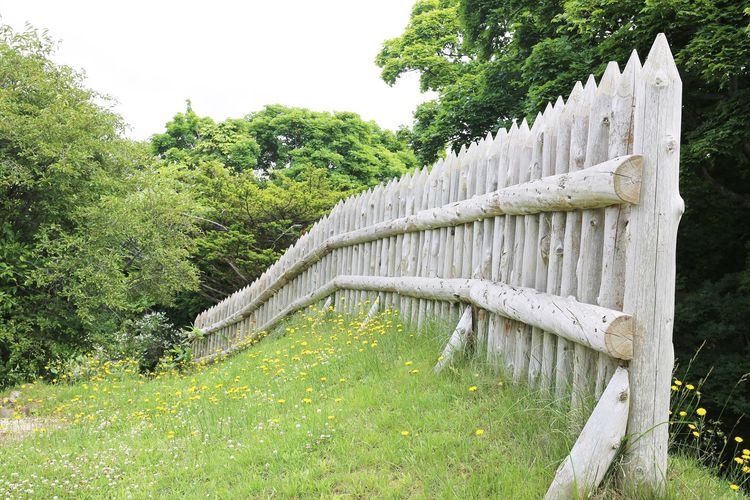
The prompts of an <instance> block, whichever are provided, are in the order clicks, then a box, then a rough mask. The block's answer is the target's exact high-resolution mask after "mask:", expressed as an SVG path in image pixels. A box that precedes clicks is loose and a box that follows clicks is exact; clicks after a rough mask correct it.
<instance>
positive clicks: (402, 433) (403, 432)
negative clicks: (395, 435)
mask: <svg viewBox="0 0 750 500" xmlns="http://www.w3.org/2000/svg"><path fill="white" fill-rule="evenodd" d="M401 435H402V436H404V437H406V436H408V435H409V431H401Z"/></svg>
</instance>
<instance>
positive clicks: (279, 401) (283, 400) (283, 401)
mask: <svg viewBox="0 0 750 500" xmlns="http://www.w3.org/2000/svg"><path fill="white" fill-rule="evenodd" d="M277 402H278V403H279V404H280V405H283V404H284V403H286V399H279V400H278V401H277Z"/></svg>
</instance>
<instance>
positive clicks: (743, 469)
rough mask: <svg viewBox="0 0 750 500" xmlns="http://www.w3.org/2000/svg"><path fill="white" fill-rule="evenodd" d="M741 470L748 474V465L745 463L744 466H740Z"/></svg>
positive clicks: (749, 469)
mask: <svg viewBox="0 0 750 500" xmlns="http://www.w3.org/2000/svg"><path fill="white" fill-rule="evenodd" d="M742 472H744V473H745V474H750V467H749V466H747V465H746V466H744V467H743V468H742Z"/></svg>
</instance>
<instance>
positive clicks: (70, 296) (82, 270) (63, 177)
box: [0, 26, 196, 386]
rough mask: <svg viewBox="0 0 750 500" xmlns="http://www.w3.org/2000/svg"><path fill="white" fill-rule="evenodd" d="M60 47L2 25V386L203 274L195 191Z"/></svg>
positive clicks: (87, 344)
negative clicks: (55, 54)
mask: <svg viewBox="0 0 750 500" xmlns="http://www.w3.org/2000/svg"><path fill="white" fill-rule="evenodd" d="M53 48H54V47H53V44H52V42H51V41H50V40H49V39H48V38H47V37H46V36H40V35H39V34H37V33H36V32H35V31H33V30H29V31H26V32H23V33H15V32H13V31H12V30H11V29H10V28H9V27H7V26H2V27H0V117H2V119H0V386H1V385H5V384H7V383H13V382H17V381H20V380H23V379H25V378H27V377H29V376H32V375H36V374H39V373H42V372H43V371H44V366H45V364H46V363H47V362H48V361H49V360H50V359H51V358H53V357H56V356H65V355H68V354H70V353H72V352H73V351H75V350H88V349H91V348H93V347H95V346H96V345H103V344H104V343H105V342H106V341H107V338H108V337H109V336H111V335H112V333H113V332H114V330H115V329H117V327H118V326H119V324H120V323H121V322H122V321H123V320H124V319H126V318H128V317H132V316H137V315H139V314H141V313H142V312H143V311H145V310H147V309H149V308H151V307H154V306H157V305H159V304H168V303H169V302H171V301H172V300H173V299H174V297H175V296H176V295H177V293H178V292H180V291H182V290H184V289H186V288H190V287H192V286H194V285H195V282H196V271H195V269H194V268H193V267H192V265H191V264H190V262H189V260H188V258H187V257H188V254H189V249H190V246H191V244H192V243H191V241H190V238H189V237H188V235H189V233H190V232H191V231H192V228H193V219H191V218H187V217H184V216H183V215H181V214H182V213H189V212H190V211H192V210H193V209H194V206H193V203H192V201H191V198H190V195H189V191H188V190H187V189H185V188H184V186H182V185H181V184H180V183H179V182H177V181H176V180H173V179H170V178H169V177H166V176H163V175H162V174H161V173H160V172H157V171H156V170H155V169H154V168H153V167H152V166H151V165H150V163H151V162H152V159H151V157H150V155H149V154H148V151H147V150H146V149H145V148H143V147H142V146H139V145H136V144H133V143H131V142H129V141H126V140H123V139H121V138H120V137H119V133H120V131H121V130H122V124H121V122H120V119H119V117H117V116H116V115H114V114H113V113H111V112H109V111H107V110H106V109H104V108H102V107H100V106H99V105H98V104H96V103H97V102H101V101H102V99H104V98H103V97H102V96H99V95H97V94H96V93H94V92H93V91H91V90H89V89H87V88H86V87H85V86H84V84H83V81H82V78H81V76H80V75H79V74H77V73H76V72H74V71H73V70H72V69H70V68H68V67H65V66H58V65H55V64H54V63H52V62H51V61H50V59H49V56H50V54H51V52H52V50H53Z"/></svg>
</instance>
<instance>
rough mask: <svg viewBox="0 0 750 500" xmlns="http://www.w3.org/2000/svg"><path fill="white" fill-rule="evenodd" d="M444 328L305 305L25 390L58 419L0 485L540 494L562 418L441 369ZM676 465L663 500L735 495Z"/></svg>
mask: <svg viewBox="0 0 750 500" xmlns="http://www.w3.org/2000/svg"><path fill="white" fill-rule="evenodd" d="M446 330H447V328H437V329H435V331H436V332H439V333H435V334H433V333H431V332H426V333H425V334H423V335H419V336H417V335H414V334H413V333H410V332H409V331H408V330H407V329H405V328H404V327H402V326H401V325H400V324H399V323H398V320H397V317H395V316H394V315H391V314H388V313H385V314H382V315H381V316H379V317H378V318H376V320H375V321H373V322H371V323H370V324H369V325H368V326H367V327H366V328H365V329H364V330H363V331H360V330H359V328H358V323H357V322H356V321H349V320H348V319H347V318H344V317H341V316H336V315H330V316H329V317H328V318H327V319H326V320H325V321H320V313H318V312H316V311H312V310H311V311H308V313H307V314H305V315H298V316H297V317H296V318H294V319H293V320H292V321H291V322H289V323H288V324H287V325H285V327H284V328H282V330H281V331H282V333H285V335H284V336H281V335H279V334H278V333H277V334H276V335H275V337H277V338H267V339H266V340H264V341H263V342H260V343H259V344H257V345H256V346H254V347H253V348H251V349H249V350H247V351H245V352H242V353H240V354H238V355H236V356H233V357H232V358H230V359H228V360H226V361H224V362H222V363H218V364H215V365H211V366H208V367H203V368H201V369H200V370H199V371H196V372H194V373H190V374H187V375H176V374H171V375H166V376H162V377H160V378H158V379H157V380H143V379H138V378H136V377H133V376H132V375H127V374H124V375H121V374H119V372H118V370H122V367H118V366H116V365H115V366H109V367H103V368H102V372H103V373H102V376H101V377H98V378H97V380H95V381H90V382H88V383H86V384H77V385H68V386H48V385H44V384H33V385H31V386H26V387H24V388H23V389H22V390H23V392H24V394H23V396H24V398H25V399H33V400H35V401H39V402H40V403H41V405H42V406H41V408H40V410H39V411H40V413H42V414H48V415H55V416H56V417H58V418H63V419H64V420H65V425H64V427H63V428H62V429H59V430H52V429H49V430H38V431H37V432H36V433H35V435H33V436H31V437H29V438H27V439H24V440H23V441H20V442H15V443H10V444H9V443H6V444H5V445H4V446H3V450H2V457H3V459H2V461H0V497H3V496H5V495H12V496H24V495H28V496H38V497H47V498H51V497H53V496H55V495H56V496H59V497H61V498H62V497H66V496H76V497H92V496H96V497H98V496H107V497H126V496H130V495H133V496H135V497H146V496H168V497H199V496H200V497H205V496H206V495H207V494H208V495H211V496H220V497H238V496H261V495H262V496H267V495H279V496H282V497H288V496H329V495H331V494H334V495H336V494H338V495H345V496H346V495H354V496H368V497H369V496H397V497H404V496H417V497H435V496H439V497H445V496H449V497H460V498H479V497H494V498H498V497H503V498H540V497H541V496H543V494H544V492H545V491H546V489H547V487H548V485H549V483H550V481H551V480H552V476H553V474H554V470H555V467H556V465H557V464H558V463H559V461H560V460H561V459H562V458H563V457H564V456H565V454H566V452H567V450H568V449H569V447H570V445H571V436H570V434H569V432H568V431H567V430H566V418H565V416H564V415H562V414H561V413H560V412H559V411H558V410H556V408H555V405H554V404H551V403H550V402H549V401H545V400H544V399H543V398H541V397H538V396H535V395H532V394H529V393H528V392H527V391H525V390H523V389H521V388H514V387H510V386H509V385H508V384H504V383H503V380H502V378H501V377H499V376H498V375H496V374H493V373H492V372H491V371H490V370H487V369H485V367H483V366H479V365H477V364H469V363H464V364H463V365H462V366H460V367H459V368H458V369H450V370H446V373H444V374H443V375H441V376H439V377H435V376H434V375H433V374H432V372H431V368H432V366H433V365H434V363H435V361H436V358H437V355H438V353H439V352H440V349H441V347H442V344H443V343H444V342H445V340H446V335H447V332H446ZM273 336H274V335H272V337H273ZM106 371H110V372H111V373H110V374H106V373H104V372H106ZM474 388H476V389H475V390H474ZM478 434H479V435H478ZM672 470H673V471H674V472H672V475H673V476H674V477H675V478H677V480H675V481H672V482H671V486H670V488H671V491H670V496H674V497H676V498H677V497H679V498H682V497H688V498H690V497H702V498H707V497H711V498H715V497H717V496H720V495H724V494H727V493H728V490H727V488H726V485H725V484H723V483H721V482H720V481H718V480H715V479H713V478H711V477H710V476H709V475H707V474H705V473H703V472H701V471H699V470H698V469H697V468H695V467H694V466H692V465H690V464H689V462H687V461H678V462H676V467H673V469H672ZM29 492H32V493H29ZM731 496H732V497H733V496H734V495H731Z"/></svg>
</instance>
